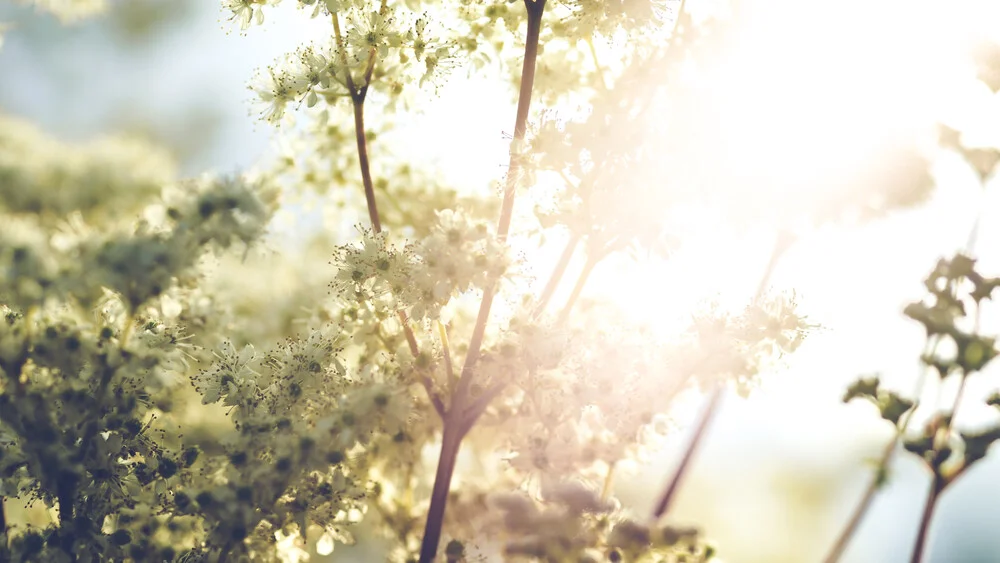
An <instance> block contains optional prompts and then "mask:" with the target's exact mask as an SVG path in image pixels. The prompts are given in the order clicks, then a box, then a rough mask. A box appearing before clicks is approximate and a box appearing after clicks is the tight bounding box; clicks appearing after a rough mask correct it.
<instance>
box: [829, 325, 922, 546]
mask: <svg viewBox="0 0 1000 563" xmlns="http://www.w3.org/2000/svg"><path fill="white" fill-rule="evenodd" d="M940 342H941V339H940V338H937V339H935V340H934V341H933V343H931V342H930V341H928V343H927V344H926V345H925V346H924V351H923V353H921V354H920V356H921V358H922V357H923V356H926V355H928V354H929V355H933V354H934V352H935V351H936V350H937V345H938V344H939V343H940ZM926 381H927V366H926V365H924V363H923V360H920V370H919V375H918V376H917V386H916V392H915V395H914V396H915V397H917V398H919V397H920V395H921V394H922V393H923V390H924V384H925V383H926ZM915 412H917V405H914V406H913V407H912V408H911V409H910V410H909V411H908V412H907V413H906V414H905V415H904V417H903V423H902V424H901V425H899V426H898V427H897V428H896V433H895V435H894V436H893V438H892V440H891V441H890V442H889V443H888V444H886V446H885V450H883V452H882V457H881V458H880V459H879V463H878V467H877V468H876V470H875V474H874V475H873V476H872V479H871V481H869V482H868V487H867V488H866V489H865V493H864V495H862V496H861V500H860V501H859V502H858V504H857V506H855V507H854V512H852V513H851V518H850V520H848V521H847V525H846V526H844V529H843V530H842V531H841V532H840V535H839V536H837V541H836V542H834V544H833V547H832V548H831V549H830V553H829V554H827V556H826V558H825V559H823V561H824V563H837V561H839V560H840V558H841V557H842V556H843V555H844V551H845V550H846V549H847V546H848V544H850V541H851V538H853V537H854V534H855V533H856V532H857V531H858V527H860V526H861V521H862V520H864V517H865V515H866V514H868V509H869V508H871V505H872V502H873V501H874V500H875V494H876V493H878V491H879V489H880V488H881V486H882V483H884V482H885V474H886V472H887V471H888V469H889V464H890V463H892V458H893V457H894V456H895V455H896V447H897V446H898V445H899V442H901V441H902V439H903V435H904V434H905V433H906V429H907V428H909V426H910V421H911V420H912V419H913V414H914V413H915Z"/></svg>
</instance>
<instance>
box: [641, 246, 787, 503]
mask: <svg viewBox="0 0 1000 563" xmlns="http://www.w3.org/2000/svg"><path fill="white" fill-rule="evenodd" d="M793 242H794V238H793V237H792V235H791V234H790V233H788V232H787V231H781V232H779V233H778V235H777V237H776V238H775V240H774V246H773V247H772V249H771V256H770V258H768V261H767V266H766V267H765V268H764V273H763V275H762V276H761V279H760V282H759V283H758V284H757V291H756V292H755V293H754V298H753V303H759V302H760V300H761V299H763V297H764V292H765V291H766V290H767V285H768V282H769V281H770V279H771V276H772V275H773V274H774V270H775V269H776V268H777V266H778V262H779V261H780V260H781V257H782V256H784V255H785V252H786V251H787V250H788V249H789V247H791V245H792V243H793ZM724 392H725V384H724V383H722V382H719V383H717V384H716V386H715V389H714V390H713V391H712V396H711V398H709V400H708V406H706V408H705V411H704V412H703V413H702V416H701V419H700V420H699V421H698V426H697V429H696V430H695V433H694V436H692V438H691V442H690V443H689V444H688V447H687V449H686V450H685V451H684V455H683V457H682V458H681V463H680V465H678V466H677V470H676V471H675V472H674V474H673V476H672V477H671V478H670V481H669V482H668V484H667V488H666V490H665V491H664V492H663V496H662V497H661V498H660V502H659V503H657V505H656V508H655V509H654V510H653V518H654V519H656V518H660V517H662V516H663V515H664V514H665V513H666V512H667V510H669V509H670V503H671V502H672V501H673V497H674V496H675V495H676V494H677V489H678V488H679V487H680V484H681V482H682V481H683V480H684V474H685V473H686V472H687V470H688V468H689V467H690V464H691V459H692V458H693V457H694V453H695V451H696V450H697V449H698V446H699V445H700V444H701V440H702V439H703V438H704V436H705V429H706V428H708V425H709V424H710V423H711V421H712V420H713V419H714V418H715V417H716V416H717V414H718V409H719V406H720V405H721V404H722V401H721V399H722V395H723V393H724Z"/></svg>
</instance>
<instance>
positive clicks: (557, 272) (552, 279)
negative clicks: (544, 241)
mask: <svg viewBox="0 0 1000 563" xmlns="http://www.w3.org/2000/svg"><path fill="white" fill-rule="evenodd" d="M579 243H580V234H579V233H577V232H576V231H574V232H573V233H572V234H571V235H570V237H569V240H568V241H567V242H566V248H564V249H563V251H562V254H561V255H560V256H559V261H558V262H556V267H555V268H554V269H553V270H552V275H551V276H549V281H548V282H547V283H546V284H545V289H543V290H542V294H541V295H540V296H539V298H538V304H536V305H535V310H534V311H533V312H532V316H533V317H536V318H537V317H539V316H540V315H541V314H542V312H543V311H545V307H546V306H547V305H548V304H549V300H550V299H552V295H553V294H554V293H555V292H556V288H557V287H559V282H560V281H561V280H562V277H563V274H565V273H566V267H567V266H569V261H570V259H571V258H572V257H573V253H574V252H575V251H576V247H577V245H578V244H579Z"/></svg>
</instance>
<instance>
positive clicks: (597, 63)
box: [585, 37, 609, 90]
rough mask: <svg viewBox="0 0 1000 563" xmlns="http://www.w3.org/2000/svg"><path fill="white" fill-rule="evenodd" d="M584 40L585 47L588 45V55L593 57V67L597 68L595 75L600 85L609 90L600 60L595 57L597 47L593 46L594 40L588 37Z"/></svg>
mask: <svg viewBox="0 0 1000 563" xmlns="http://www.w3.org/2000/svg"><path fill="white" fill-rule="evenodd" d="M585 41H586V42H587V47H590V57H591V58H592V59H594V68H595V69H596V70H597V76H598V77H599V78H600V79H601V86H602V87H603V88H604V89H605V90H609V88H608V81H607V79H606V78H605V77H604V67H603V66H601V61H600V59H598V58H597V49H595V48H594V40H593V39H591V38H590V37H588V38H587V39H585Z"/></svg>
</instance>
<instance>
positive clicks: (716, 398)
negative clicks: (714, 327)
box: [653, 383, 726, 520]
mask: <svg viewBox="0 0 1000 563" xmlns="http://www.w3.org/2000/svg"><path fill="white" fill-rule="evenodd" d="M725 389H726V388H725V386H724V385H722V384H721V383H720V384H718V385H717V386H716V387H715V390H714V391H712V398H711V399H709V402H708V406H707V407H706V409H705V412H704V414H703V415H702V417H701V420H699V421H698V426H697V427H696V428H695V431H694V435H693V436H691V442H690V443H689V444H688V447H687V450H685V451H684V457H682V458H681V463H680V465H678V466H677V470H676V471H674V475H673V478H671V479H670V482H669V483H667V488H666V490H664V491H663V495H661V496H660V501H659V502H658V503H656V507H655V508H653V519H654V520H657V519H659V518H661V517H662V516H663V515H664V514H666V513H667V511H668V510H670V505H671V503H672V502H673V500H674V497H675V496H676V495H677V491H678V490H679V489H680V485H681V482H682V481H683V480H684V475H685V474H686V473H687V469H688V466H690V464H691V460H692V459H694V454H695V452H696V451H697V449H698V446H699V445H700V444H701V441H702V438H703V437H704V435H705V430H707V429H708V425H709V423H710V422H711V421H712V418H713V417H714V416H713V415H714V413H715V411H716V410H717V408H718V405H719V403H720V402H721V401H722V395H723V392H724V391H725Z"/></svg>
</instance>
